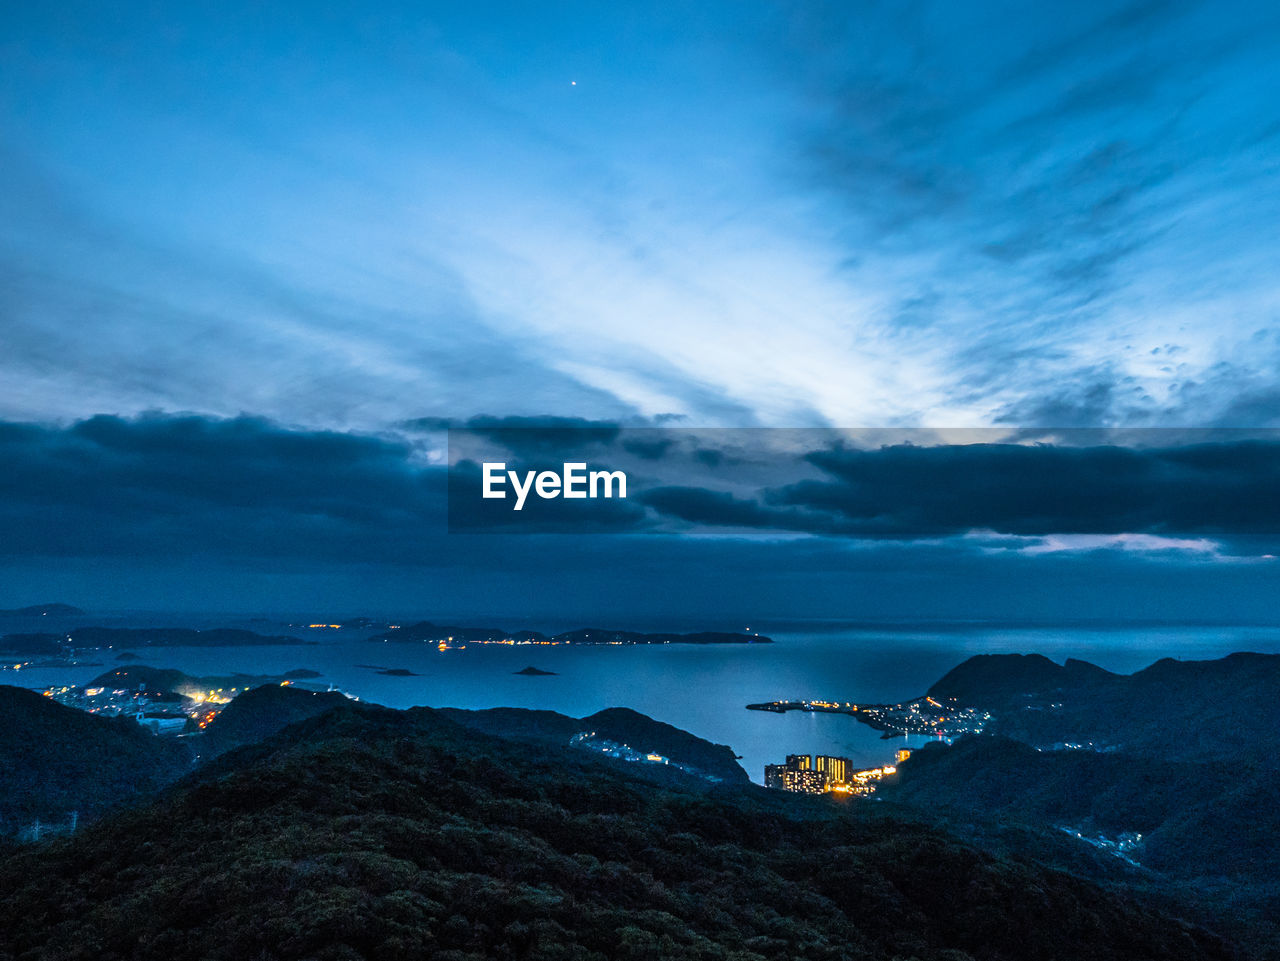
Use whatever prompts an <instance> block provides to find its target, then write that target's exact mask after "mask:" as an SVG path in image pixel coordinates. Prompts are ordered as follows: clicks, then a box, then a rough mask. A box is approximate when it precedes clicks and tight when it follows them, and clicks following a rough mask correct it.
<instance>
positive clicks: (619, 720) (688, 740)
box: [439, 707, 750, 784]
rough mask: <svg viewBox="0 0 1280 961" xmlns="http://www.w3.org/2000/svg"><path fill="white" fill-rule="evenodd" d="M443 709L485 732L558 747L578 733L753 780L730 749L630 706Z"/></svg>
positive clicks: (729, 780) (721, 776)
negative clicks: (581, 711) (587, 710)
mask: <svg viewBox="0 0 1280 961" xmlns="http://www.w3.org/2000/svg"><path fill="white" fill-rule="evenodd" d="M439 713H440V714H442V715H443V716H445V717H448V718H449V719H451V720H453V721H456V722H458V723H459V724H461V725H463V726H464V727H468V728H471V729H473V730H476V731H483V732H484V733H486V734H495V735H498V736H500V737H516V738H527V739H530V740H536V741H541V742H543V743H546V744H552V745H558V746H564V745H567V744H568V743H569V742H570V740H571V739H573V738H574V737H575V736H577V735H580V734H585V735H590V736H591V737H592V738H593V739H596V740H598V741H613V742H615V743H618V744H623V745H626V746H628V747H630V748H632V749H633V750H635V751H637V752H639V753H641V754H650V753H653V754H659V755H662V756H663V757H665V758H667V759H668V760H669V761H670V762H671V763H672V764H676V765H681V766H683V767H687V768H691V769H693V770H694V771H696V772H698V773H699V774H701V775H703V776H706V777H711V778H715V779H717V780H720V781H723V782H725V783H726V784H747V783H749V782H750V778H749V777H748V776H747V772H746V771H744V770H743V769H742V767H741V766H740V765H739V764H738V761H737V758H736V757H735V755H734V753H733V749H732V748H729V747H726V746H725V745H723V744H712V743H711V742H710V741H704V740H703V739H702V738H700V737H697V736H695V735H693V734H690V733H689V732H688V731H682V730H681V729H680V728H678V727H672V726H671V725H670V724H664V723H663V722H662V721H655V720H654V719H653V718H651V717H647V716H646V715H644V714H641V713H639V712H638V711H633V710H630V709H629V708H624V707H614V708H607V709H605V710H603V711H598V712H597V713H595V714H591V715H589V716H587V717H584V718H572V717H568V716H566V715H564V714H557V713H555V712H554V711H530V710H525V709H522V708H510V707H504V708H492V709H490V710H484V711H464V710H460V709H456V708H441V709H439Z"/></svg>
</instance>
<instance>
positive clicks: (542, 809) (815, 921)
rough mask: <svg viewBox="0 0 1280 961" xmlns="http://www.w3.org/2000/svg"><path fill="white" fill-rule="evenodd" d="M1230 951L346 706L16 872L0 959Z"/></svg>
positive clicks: (1142, 916) (521, 750)
mask: <svg viewBox="0 0 1280 961" xmlns="http://www.w3.org/2000/svg"><path fill="white" fill-rule="evenodd" d="M174 957H200V958H205V959H210V961H218V959H236V961H240V959H253V961H285V959H295V958H296V959H301V958H315V959H323V961H329V959H335V961H336V959H344V961H345V959H362V958H369V959H374V958H376V959H379V961H408V959H414V961H417V959H437V961H446V959H447V961H472V959H474V961H479V959H508V958H510V959H516V958H523V959H529V961H550V959H580V961H614V959H630V958H647V959H655V961H656V959H683V958H698V959H702V961H713V959H721V958H723V959H730V958H732V959H735V961H757V959H778V961H782V959H786V961H794V959H819V958H820V959H854V958H857V959H885V961H888V959H891V958H903V959H906V958H918V959H937V961H963V959H965V958H974V959H990V961H996V959H1009V961H1014V959H1016V961H1041V959H1059V958H1060V959H1072V961H1075V959H1078V958H1090V959H1096V961H1109V959H1117V961H1118V959H1153V961H1154V959H1168V961H1174V959H1178V961H1194V959H1200V958H1206V959H1207V958H1222V959H1226V958H1229V957H1231V952H1230V950H1229V949H1228V948H1227V947H1226V946H1225V945H1223V944H1222V943H1220V942H1219V941H1217V940H1216V939H1214V938H1213V937H1212V936H1209V935H1207V934H1205V933H1203V932H1201V931H1198V930H1197V929H1193V928H1190V927H1188V926H1186V925H1183V924H1181V923H1179V922H1176V921H1171V920H1169V919H1168V918H1166V917H1163V916H1160V915H1157V914H1154V913H1152V912H1150V911H1149V910H1146V909H1143V908H1142V907H1140V906H1138V905H1137V904H1136V903H1134V902H1131V901H1129V900H1127V899H1125V898H1123V897H1119V896H1117V895H1114V894H1111V893H1108V892H1106V891H1104V890H1102V889H1101V888H1099V887H1097V886H1095V885H1093V884H1090V883H1088V882H1085V881H1082V880H1079V879H1077V878H1073V877H1071V876H1068V875H1065V874H1058V873H1054V872H1049V871H1045V870H1042V869H1038V868H1034V867H1029V866H1026V865H1022V864H1017V863H1011V862H1008V861H1003V860H999V859H996V858H992V857H989V856H985V855H983V854H980V853H978V852H977V851H975V850H974V849H972V848H970V847H967V846H965V845H963V844H959V843H956V842H954V841H952V840H949V839H948V838H947V837H945V836H944V835H942V834H940V833H938V832H937V831H934V830H931V829H929V828H925V827H920V826H918V825H915V824H911V823H905V822H898V821H895V820H892V819H890V818H885V817H876V816H874V814H873V813H872V808H870V807H868V806H866V805H863V806H860V807H848V806H846V807H839V806H836V805H834V804H831V803H829V802H826V801H823V800H819V799H813V800H810V799H806V798H798V797H792V796H783V795H779V794H773V793H768V792H764V791H763V790H761V789H757V788H753V787H744V788H732V789H730V788H722V789H718V790H713V791H711V792H710V793H708V792H707V791H706V790H705V789H703V790H700V791H694V790H682V789H681V788H680V787H679V786H678V785H670V786H668V787H665V788H662V787H656V786H654V785H653V784H651V783H647V782H642V781H639V780H637V779H636V778H635V777H633V776H632V775H630V774H629V773H628V770H627V769H625V768H611V767H607V766H604V765H601V764H598V763H592V762H591V761H590V760H589V759H586V758H581V759H580V758H577V757H576V756H575V755H574V754H573V752H568V751H563V750H552V749H550V748H543V747H541V746H540V745H538V744H535V743H531V742H529V741H520V742H516V741H509V740H502V739H498V738H494V737H491V736H487V735H484V734H481V733H479V732H476V731H472V730H467V729H465V728H463V727H462V726H460V725H458V724H456V723H454V722H452V721H450V720H448V719H446V718H444V717H442V716H441V715H439V714H438V713H437V712H433V711H429V710H425V709H420V710H416V711H411V712H392V711H386V710H383V709H376V708H369V707H364V706H359V705H340V706H339V707H338V708H336V709H335V710H333V711H330V712H328V713H325V714H323V715H321V716H319V717H315V718H312V719H310V720H306V721H303V722H300V723H299V724H297V725H294V726H292V727H290V728H288V729H286V730H285V731H282V732H280V733H278V734H276V735H275V736H274V737H272V738H271V739H269V740H268V741H266V742H264V743H263V744H260V745H255V746H250V747H246V748H242V749H240V750H238V751H234V752H231V753H229V754H227V755H224V756H223V757H222V758H220V759H218V760H216V761H214V762H212V763H210V764H209V765H208V766H206V768H204V769H203V770H202V771H201V772H200V773H198V774H196V775H194V776H192V777H191V778H189V779H188V780H187V781H185V782H183V783H182V784H181V785H179V786H178V787H177V788H176V789H172V790H171V791H170V793H168V794H167V795H166V796H165V797H164V798H163V799H162V800H161V801H160V802H158V803H156V804H154V805H152V806H149V807H146V808H144V809H141V810H138V811H135V812H130V813H127V814H123V815H119V816H116V817H114V818H112V819H109V820H107V821H104V822H100V823H99V824H97V825H95V826H93V827H91V828H89V829H88V830H86V831H85V832H83V833H82V834H81V835H80V836H78V837H76V838H74V839H69V840H66V841H60V842H56V843H54V844H52V845H48V846H42V847H39V848H34V849H29V850H27V851H24V852H21V853H19V854H16V855H12V856H10V857H9V858H7V859H5V860H4V861H2V862H0V958H5V959H9V958H23V959H29V961H53V959H58V961H80V959H84V961H88V959H93V961H111V959H123V958H130V959H139V961H144V959H164V961H169V959H171V958H174Z"/></svg>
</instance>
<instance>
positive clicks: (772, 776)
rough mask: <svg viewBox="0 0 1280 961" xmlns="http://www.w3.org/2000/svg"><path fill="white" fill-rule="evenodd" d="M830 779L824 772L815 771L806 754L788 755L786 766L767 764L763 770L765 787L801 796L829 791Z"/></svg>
mask: <svg viewBox="0 0 1280 961" xmlns="http://www.w3.org/2000/svg"><path fill="white" fill-rule="evenodd" d="M831 783H832V782H831V778H830V777H829V776H828V775H827V773H826V772H825V771H815V770H814V769H813V766H812V764H811V763H810V759H809V755H807V754H789V755H787V763H786V764H768V765H766V766H765V769H764V785H765V787H771V788H776V789H778V790H780V791H796V792H798V793H801V794H822V793H823V792H825V791H827V790H830V787H831Z"/></svg>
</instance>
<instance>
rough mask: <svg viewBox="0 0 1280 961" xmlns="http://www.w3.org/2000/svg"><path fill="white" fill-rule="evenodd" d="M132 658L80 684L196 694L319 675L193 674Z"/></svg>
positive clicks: (298, 672) (302, 671) (228, 691)
mask: <svg viewBox="0 0 1280 961" xmlns="http://www.w3.org/2000/svg"><path fill="white" fill-rule="evenodd" d="M133 660H134V659H133V658H130V663H129V664H128V665H126V666H124V667H115V668H112V669H111V670H109V671H104V672H103V673H101V674H99V675H98V676H97V677H95V678H94V679H93V680H91V681H89V682H88V683H87V684H85V685H84V686H85V687H106V688H111V689H114V690H132V691H146V692H148V693H151V694H181V695H182V696H183V697H199V696H200V695H202V694H206V693H208V692H212V691H217V692H220V693H224V694H232V693H234V692H242V691H248V690H249V689H250V688H253V687H258V686H259V685H264V684H265V685H271V686H279V684H280V682H281V681H290V682H291V681H294V680H308V679H312V678H316V677H319V676H320V674H319V673H318V672H316V671H311V670H308V669H306V668H299V669H297V670H292V671H287V672H285V673H284V674H279V675H259V674H222V675H214V676H206V677H197V676H195V675H193V674H186V673H183V672H182V671H179V670H175V669H173V668H166V667H150V666H148V665H146V664H134V663H132V661H133ZM242 696H243V695H242Z"/></svg>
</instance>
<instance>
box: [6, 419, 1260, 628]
mask: <svg viewBox="0 0 1280 961" xmlns="http://www.w3.org/2000/svg"><path fill="white" fill-rule="evenodd" d="M624 436H625V435H624ZM726 436H727V435H726ZM744 436H746V435H744V434H743V433H741V432H740V433H738V434H735V435H733V437H734V439H735V441H736V442H737V443H739V444H741V443H742V442H743V437H744ZM805 436H806V438H808V437H810V436H811V433H806V435H805ZM675 446H680V445H673V447H675ZM784 446H785V445H784ZM1010 447H1011V445H1004V446H1001V445H976V446H970V447H965V448H958V447H936V448H906V447H891V448H885V449H877V450H869V451H863V452H856V451H847V450H839V449H827V450H823V451H819V452H817V453H812V452H811V454H810V457H809V458H808V459H806V460H804V461H803V462H802V463H803V464H804V465H805V466H807V467H808V468H809V469H811V470H814V471H817V470H818V469H819V467H820V469H821V471H822V474H821V475H820V476H821V477H822V478H823V480H821V481H817V482H809V483H807V484H806V483H798V484H790V485H785V484H784V485H775V486H772V487H769V488H767V489H765V490H764V491H763V492H762V493H761V494H760V495H759V496H756V497H750V496H745V495H743V494H741V493H737V494H734V493H729V492H725V491H714V490H709V489H707V487H705V486H704V487H698V486H694V485H689V484H686V485H682V486H677V485H672V484H667V485H657V486H652V487H650V488H649V489H648V490H647V491H643V490H642V491H641V492H640V493H639V494H638V496H637V497H636V499H635V500H631V499H629V500H628V501H627V502H625V503H622V502H618V501H613V502H597V503H596V504H595V505H590V504H587V503H586V502H579V504H580V505H584V506H586V507H587V508H588V510H586V511H585V512H583V513H578V512H575V513H574V515H573V519H574V521H575V526H574V530H575V534H574V535H573V536H565V535H553V534H546V533H534V532H535V531H545V530H547V529H548V528H549V527H551V526H553V525H552V523H551V522H552V521H555V522H557V523H558V522H560V521H562V520H563V519H564V518H565V517H567V516H568V515H565V514H559V515H553V514H548V515H546V516H544V517H542V518H541V519H540V520H538V519H536V518H535V521H536V522H535V523H531V524H529V525H528V526H526V527H520V528H515V527H512V526H511V525H510V524H509V523H507V529H508V531H514V530H517V529H518V530H520V534H519V535H516V534H514V533H511V534H507V535H502V534H494V535H493V536H483V537H466V536H456V535H450V534H448V533H447V532H446V528H445V522H446V517H447V514H446V507H445V501H446V496H447V493H448V491H447V483H446V482H447V476H446V470H445V468H444V467H442V466H425V465H424V464H422V463H421V462H420V458H419V451H418V450H417V448H415V447H414V446H413V445H412V444H410V443H408V442H406V441H402V440H397V439H394V438H386V437H371V436H367V435H358V434H349V433H341V432H333V431H307V430H292V429H288V428H286V427H283V426H281V425H278V424H274V423H272V422H269V421H265V420H262V419H258V418H250V417H240V418H232V419H214V418H205V417H197V416H173V417H166V416H161V415H152V416H146V417H138V418H119V417H106V416H104V417H95V418H91V419H89V420H86V421H81V422H78V423H74V424H71V425H68V426H66V427H51V426H44V425H34V424H13V423H0V461H2V462H3V463H4V464H5V465H6V470H5V471H3V472H0V584H3V585H4V591H5V592H6V594H5V598H4V602H5V603H6V604H7V605H9V606H16V605H17V604H18V603H19V602H22V601H29V600H31V599H32V598H33V597H35V596H39V597H45V596H60V597H65V598H66V599H68V600H70V601H72V602H77V601H81V600H83V601H85V602H86V603H90V604H97V605H99V606H111V607H120V606H144V605H154V606H156V607H165V608H168V607H182V606H187V607H198V608H200V609H208V610H217V609H224V610H227V609H230V610H235V609H240V610H244V609H246V608H253V609H276V610H290V609H294V610H296V609H299V608H305V607H308V606H311V607H314V606H317V605H318V606H320V607H326V608H329V609H332V608H335V607H339V608H344V609H353V610H354V609H361V608H364V609H368V607H370V606H375V607H378V608H379V609H384V610H406V609H408V610H421V611H424V612H425V611H428V610H430V611H432V612H437V613H438V612H441V611H445V612H453V613H457V614H459V615H475V616H480V615H483V614H486V613H488V614H493V613H498V614H505V615H509V616H510V615H518V616H520V617H528V616H535V615H536V616H539V617H542V618H544V619H545V618H546V617H548V616H550V617H552V618H553V619H558V618H565V619H566V620H568V621H570V622H572V621H573V620H576V619H578V617H579V616H589V617H590V618H591V619H594V618H595V617H596V616H600V615H609V616H612V617H615V618H619V617H626V618H628V619H630V618H634V617H652V616H654V615H655V612H656V611H657V610H658V609H660V610H661V611H662V612H665V615H666V616H668V617H676V618H679V619H680V620H681V621H682V622H685V623H695V622H696V623H699V624H704V623H705V624H707V625H708V626H716V624H718V623H720V622H721V620H722V619H724V618H730V619H731V621H732V623H738V620H739V618H740V617H742V616H745V615H747V614H750V615H751V616H752V619H753V622H754V620H755V619H756V618H757V617H758V616H760V615H761V614H768V615H769V616H774V617H779V616H805V615H808V614H812V612H813V611H821V612H823V614H824V615H827V616H831V617H840V616H857V617H882V616H893V617H904V616H917V617H919V616H965V617H981V616H1046V617H1051V616H1064V615H1070V616H1081V614H1088V615H1090V616H1133V617H1137V616H1144V617H1150V616H1175V615H1189V614H1191V613H1197V614H1199V615H1201V616H1210V614H1211V612H1212V616H1231V617H1243V616H1246V614H1247V615H1248V616H1255V615H1257V614H1259V613H1263V614H1265V613H1266V611H1262V609H1261V606H1260V601H1259V600H1258V598H1261V597H1265V596H1270V595H1268V594H1267V591H1268V590H1271V589H1272V588H1269V587H1268V585H1272V586H1273V584H1272V582H1273V581H1274V579H1275V576H1276V575H1275V573H1274V571H1273V567H1272V565H1268V564H1266V563H1252V564H1250V563H1242V564H1235V563H1214V562H1212V561H1207V560H1205V559H1204V558H1202V557H1198V556H1183V555H1180V556H1164V557H1163V558H1162V559H1160V560H1159V562H1158V563H1155V562H1153V561H1152V560H1151V559H1150V558H1149V557H1137V556H1131V555H1130V556H1126V554H1125V552H1124V551H1120V550H1095V551H1087V552H1068V553H1067V555H1044V556H1028V555H1025V554H1023V553H1020V552H1019V551H1018V550H1016V549H1015V550H1002V549H1000V545H999V544H998V543H995V544H994V545H993V544H992V542H990V541H983V540H980V539H979V540H974V539H966V538H958V537H950V538H943V539H941V540H939V541H937V542H922V541H916V542H909V541H908V540H907V539H906V536H905V535H906V532H907V530H908V528H910V527H912V526H915V527H921V526H928V527H930V528H931V529H933V530H934V531H937V532H955V531H959V530H961V529H964V528H967V527H968V526H988V527H997V528H999V527H1004V528H1008V529H1014V530H1033V529H1034V530H1041V529H1056V530H1061V529H1064V528H1065V527H1070V526H1071V525H1072V524H1075V526H1076V527H1077V528H1078V527H1080V526H1081V525H1080V524H1079V523H1078V516H1079V515H1078V513H1077V512H1084V511H1086V510H1089V511H1094V512H1096V513H1097V514H1098V516H1100V517H1102V518H1104V519H1105V520H1106V521H1107V522H1108V523H1115V524H1124V525H1129V524H1143V523H1147V524H1148V526H1160V527H1164V526H1168V525H1169V519H1170V517H1174V518H1176V516H1177V510H1178V509H1182V510H1183V511H1184V513H1190V512H1191V511H1192V510H1193V509H1194V510H1202V509H1203V507H1204V504H1203V495H1204V494H1205V493H1206V492H1213V494H1214V496H1215V497H1216V498H1217V501H1216V503H1217V504H1218V505H1219V506H1218V510H1217V513H1216V514H1215V515H1212V516H1210V517H1209V520H1215V521H1217V522H1220V523H1222V524H1224V525H1234V527H1235V528H1238V529H1246V528H1248V527H1250V525H1253V526H1258V525H1260V524H1261V523H1262V522H1263V521H1265V520H1267V519H1268V518H1271V517H1273V516H1274V514H1275V508H1268V507H1267V506H1266V505H1265V504H1263V503H1260V492H1261V491H1263V490H1264V489H1266V488H1267V487H1268V485H1271V487H1270V489H1271V490H1274V489H1275V488H1274V482H1275V480H1276V478H1277V460H1278V456H1277V447H1276V445H1275V444H1274V443H1267V442H1258V443H1243V442H1242V443H1223V444H1186V445H1182V446H1176V447H1172V446H1171V447H1166V448H1160V449H1152V450H1141V449H1126V448H1103V447H1099V446H1096V445H1094V446H1091V447H1083V448H1076V449H1061V448H1036V447H1025V448H1017V449H1010ZM618 449H621V445H619V447H618ZM690 449H691V450H693V451H698V452H703V451H705V450H707V449H710V448H706V447H705V446H703V447H699V446H691V448H690ZM809 449H810V450H811V451H812V448H809ZM671 456H674V455H672V454H671V453H668V455H667V457H671ZM666 462H667V458H663V460H662V461H661V462H660V463H663V464H665V463H666ZM689 462H690V463H695V464H697V463H699V461H698V458H696V457H691V458H689ZM676 463H677V464H678V465H684V464H685V461H683V460H677V462H676ZM744 463H745V461H742V460H736V459H735V460H733V461H732V462H728V463H726V464H722V465H721V466H720V467H718V468H717V469H716V471H715V473H716V475H717V476H719V475H721V474H723V473H729V474H733V473H736V471H738V470H739V469H741V467H742V465H743V464H744ZM461 466H462V467H463V472H461V473H458V474H456V475H455V476H454V478H453V480H454V481H455V482H465V483H466V484H467V492H466V494H465V496H466V498H467V502H468V503H472V504H474V503H476V498H474V496H473V495H474V493H475V489H476V487H478V484H477V480H478V479H477V478H476V477H475V474H474V465H470V466H469V467H468V466H467V465H461ZM468 469H469V470H470V471H471V474H470V475H469V476H468V475H466V474H465V471H466V470H468ZM681 469H683V466H681ZM793 476H794V475H793ZM702 479H703V480H704V481H705V480H706V475H705V474H704V475H703V476H702ZM1033 479H1035V480H1036V483H1038V484H1040V485H1041V486H1042V487H1043V488H1044V489H1045V491H1047V493H1044V494H1043V495H1042V496H1040V497H1039V498H1037V495H1036V494H1035V492H1034V491H1027V490H1021V489H1020V487H1021V486H1022V485H1023V484H1029V483H1031V482H1032V480H1033ZM473 485H474V486H473ZM1179 487H1182V488H1185V492H1184V494H1183V495H1181V496H1179V495H1178V494H1177V488H1179ZM1135 491H1138V493H1135ZM1143 492H1146V493H1143ZM1147 493H1150V494H1153V495H1155V496H1156V498H1157V500H1156V503H1157V504H1158V505H1159V506H1158V508H1157V507H1152V506H1150V505H1149V504H1148V503H1147V501H1148V500H1150V498H1149V497H1147V496H1146V495H1147ZM1139 495H1141V496H1139ZM1144 498H1146V499H1145V500H1144ZM548 503H550V504H552V510H553V511H554V510H555V508H556V507H557V506H558V507H560V508H563V506H564V502H563V501H561V502H559V504H558V505H557V504H556V502H548ZM575 506H577V505H575ZM1162 511H1163V512H1164V513H1163V514H1162V513H1161V512H1162ZM506 517H507V518H509V517H510V515H509V514H508V515H506ZM655 519H656V521H657V522H655ZM480 520H481V521H483V520H484V518H483V517H481V518H480ZM498 521H499V522H500V523H506V519H505V518H498ZM1206 522H1207V521H1206V517H1205V516H1204V515H1198V520H1197V523H1200V524H1201V525H1203V524H1204V523H1206ZM677 526H678V527H679V528H681V530H679V531H673V530H672V528H673V527H677ZM664 528H665V529H664ZM688 528H692V530H689V529H688ZM728 528H733V529H737V530H748V531H751V532H752V533H751V534H750V536H725V535H724V534H721V535H720V536H714V537H711V536H705V535H706V534H707V533H708V530H709V529H718V530H719V531H722V532H723V531H725V530H726V529H728ZM586 532H593V536H581V535H582V534H584V533H586ZM624 532H625V533H624ZM637 532H643V533H642V535H638V534H637ZM794 532H810V533H847V534H859V535H862V534H867V533H868V532H871V533H877V534H882V535H885V536H886V537H899V538H900V539H897V540H891V539H886V540H880V541H878V542H874V543H868V542H867V541H866V540H863V539H859V540H858V541H857V542H852V541H849V540H845V539H842V538H838V537H796V536H794ZM776 534H786V535H787V536H782V537H779V536H774V535H776ZM1013 546H1015V547H1016V546H1017V545H1016V544H1015V545H1013ZM1259 550H1262V547H1260V548H1259ZM1117 584H1123V585H1125V591H1124V592H1123V593H1124V596H1123V597H1121V596H1120V594H1121V593H1122V592H1121V591H1119V590H1118V589H1117ZM50 592H52V593H50ZM1171 592H1172V593H1173V594H1174V596H1173V597H1170V596H1169V595H1170V593H1171ZM1086 597H1087V598H1088V601H1087V604H1086V602H1085V601H1084V600H1082V598H1086ZM975 598H977V600H975ZM659 599H660V602H659ZM10 602H12V603H10ZM1270 614H1271V616H1274V611H1271V612H1270ZM699 619H706V620H699ZM563 626H565V627H568V626H572V623H565V624H564V625H563ZM667 626H671V625H667Z"/></svg>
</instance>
